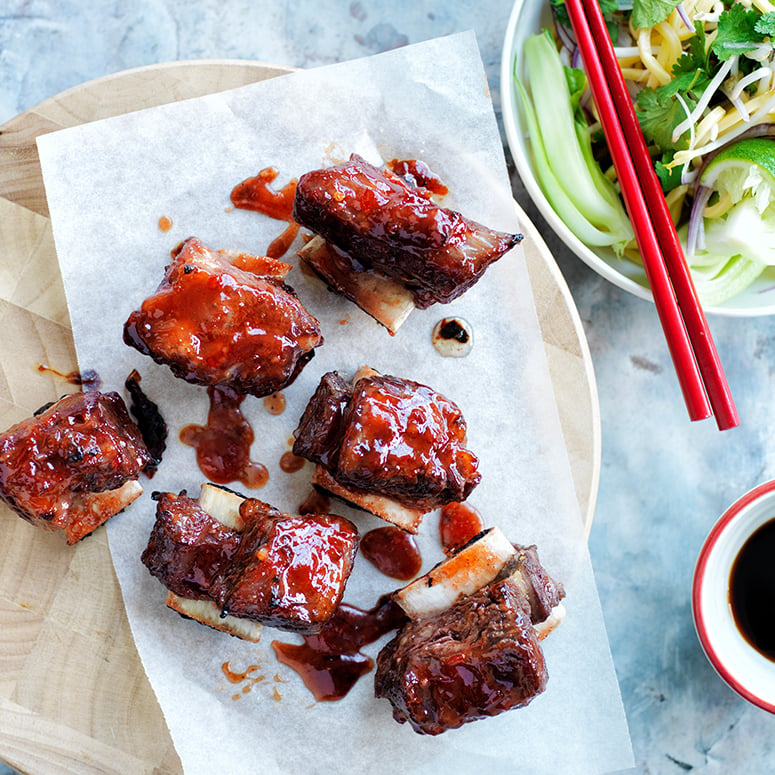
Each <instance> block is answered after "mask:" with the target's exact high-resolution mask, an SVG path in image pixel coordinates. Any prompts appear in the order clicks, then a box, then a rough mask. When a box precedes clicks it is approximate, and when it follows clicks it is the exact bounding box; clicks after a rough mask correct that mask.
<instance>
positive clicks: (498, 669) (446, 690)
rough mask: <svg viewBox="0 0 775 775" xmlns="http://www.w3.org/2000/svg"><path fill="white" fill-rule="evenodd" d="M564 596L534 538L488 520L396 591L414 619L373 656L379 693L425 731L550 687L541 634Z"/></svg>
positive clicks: (560, 611)
mask: <svg viewBox="0 0 775 775" xmlns="http://www.w3.org/2000/svg"><path fill="white" fill-rule="evenodd" d="M564 596H565V592H564V590H563V587H562V585H561V584H559V583H557V582H555V581H554V580H553V579H552V578H551V577H550V576H549V574H548V573H547V572H546V570H545V569H544V568H543V566H542V565H541V563H540V562H539V560H538V554H537V552H536V547H535V546H532V545H531V546H515V545H513V544H511V543H510V542H509V541H508V539H506V537H505V536H504V535H503V534H502V533H501V531H500V530H499V529H498V528H488V529H487V530H485V531H483V532H482V533H480V534H479V535H478V536H476V537H474V538H473V539H471V541H469V542H468V543H467V544H466V545H465V546H463V547H461V548H460V549H459V550H458V551H457V552H455V553H454V554H452V555H450V556H448V557H447V558H445V559H444V560H442V561H441V562H440V563H439V564H438V565H436V566H435V567H434V568H432V569H431V570H429V571H428V572H427V573H425V574H424V575H423V576H420V577H418V578H417V579H415V580H414V581H412V582H410V583H409V584H407V585H406V586H405V587H403V588H402V589H399V590H396V592H395V593H394V594H393V600H394V601H395V602H396V603H397V604H398V605H399V606H400V607H401V608H402V609H403V610H404V611H405V612H406V613H407V614H408V616H409V619H408V620H407V622H406V624H404V625H403V626H402V628H401V629H400V630H399V632H398V634H397V635H396V636H395V637H394V638H393V640H391V641H390V642H389V643H388V644H387V645H386V646H385V647H384V648H383V650H382V651H381V652H380V654H379V656H378V658H377V672H376V675H375V678H374V691H375V694H376V696H377V697H383V698H385V699H387V700H389V701H390V703H391V704H392V706H393V717H394V718H395V719H396V720H397V721H399V722H401V723H403V722H408V723H409V724H410V725H411V726H412V728H413V729H414V730H415V731H416V732H418V733H420V734H428V735H437V734H440V733H441V732H444V731H446V730H448V729H456V728H457V727H460V726H461V725H463V724H465V723H467V722H469V721H475V720H476V719H480V718H484V717H486V716H494V715H497V714H499V713H502V712H503V711H506V710H510V709H512V708H519V707H522V706H524V705H527V704H528V703H529V702H530V701H531V700H532V699H533V698H534V697H535V696H536V695H538V694H540V693H541V692H542V691H544V688H545V687H546V682H547V670H546V666H545V663H544V655H543V652H542V650H541V646H540V641H541V640H542V639H543V638H544V637H546V635H548V633H549V632H551V630H552V629H553V628H554V627H555V626H557V624H558V623H559V622H560V621H561V620H562V617H563V615H564V608H563V606H562V605H561V604H560V601H561V600H562V598H563V597H564Z"/></svg>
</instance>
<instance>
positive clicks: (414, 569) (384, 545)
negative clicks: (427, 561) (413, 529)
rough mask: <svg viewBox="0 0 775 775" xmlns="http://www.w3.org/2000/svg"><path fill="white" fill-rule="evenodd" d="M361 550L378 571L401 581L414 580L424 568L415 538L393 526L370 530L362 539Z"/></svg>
mask: <svg viewBox="0 0 775 775" xmlns="http://www.w3.org/2000/svg"><path fill="white" fill-rule="evenodd" d="M360 550H361V554H362V555H363V556H364V557H365V558H366V559H367V560H368V561H369V562H370V563H371V564H372V565H374V567H375V568H377V570H379V571H381V572H382V573H384V574H385V575H386V576H390V577H391V578H394V579H399V580H401V581H409V579H413V578H414V577H415V576H416V575H417V574H418V573H419V572H420V568H421V567H422V556H421V555H420V550H419V548H418V547H417V542H416V541H415V540H414V537H413V536H412V535H410V534H409V533H407V532H406V531H404V530H401V528H398V527H395V526H393V525H386V526H385V527H378V528H375V529H374V530H369V532H368V533H366V534H365V535H364V536H363V537H362V538H361V543H360Z"/></svg>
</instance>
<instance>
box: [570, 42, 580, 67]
mask: <svg viewBox="0 0 775 775" xmlns="http://www.w3.org/2000/svg"><path fill="white" fill-rule="evenodd" d="M570 64H571V67H581V52H580V51H579V49H578V46H577V47H576V48H574V49H573V53H572V54H571V57H570Z"/></svg>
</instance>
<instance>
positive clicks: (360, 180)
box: [293, 155, 522, 331]
mask: <svg viewBox="0 0 775 775" xmlns="http://www.w3.org/2000/svg"><path fill="white" fill-rule="evenodd" d="M293 217H294V220H295V221H297V222H298V223H300V224H301V225H302V226H304V227H306V228H308V229H310V230H311V231H313V232H315V234H317V235H318V237H319V238H320V239H319V240H313V242H312V243H310V245H309V246H308V247H306V248H304V249H302V251H301V252H300V255H301V256H302V258H303V259H304V260H305V261H307V262H308V263H309V264H310V266H312V268H313V269H314V270H315V271H316V272H317V273H318V274H320V275H321V276H322V277H323V278H324V279H325V280H326V281H327V282H328V283H329V286H330V287H331V288H332V290H336V291H338V292H340V293H344V294H345V295H346V296H348V298H350V299H352V300H353V301H355V302H356V303H358V304H360V305H361V306H363V308H364V309H365V310H366V311H367V312H369V314H372V315H373V316H374V317H376V318H377V319H378V320H380V322H382V323H384V324H385V325H386V326H387V327H388V329H390V330H391V331H394V330H395V328H396V327H397V326H398V325H400V324H401V322H403V319H404V318H405V317H406V314H407V307H408V305H409V304H411V303H413V304H414V306H417V307H418V308H420V309H424V308H426V307H429V306H430V305H431V304H435V303H437V302H438V303H442V304H444V303H447V302H450V301H452V300H453V299H456V298H457V297H458V296H460V295H461V294H463V293H465V291H466V290H468V289H469V288H470V287H471V286H472V285H473V284H474V283H476V282H477V281H478V280H479V278H480V277H481V276H482V275H483V274H484V272H485V270H486V269H487V267H488V266H490V265H491V264H492V263H493V262H494V261H497V260H498V259H499V258H501V256H503V255H504V254H505V253H506V252H508V251H509V250H510V249H511V248H513V247H514V246H515V245H516V244H518V243H519V242H520V240H521V239H522V235H520V234H507V233H504V232H498V231H494V230H493V229H489V228H487V227H485V226H482V225H481V224H479V223H476V222H475V221H472V220H470V219H468V218H466V217H465V216H463V215H461V214H460V213H458V212H455V211H454V210H450V209H447V208H443V207H440V206H439V205H437V204H436V203H435V202H433V201H432V200H431V199H429V198H428V196H427V192H422V191H420V190H418V189H417V188H415V187H414V186H412V185H410V184H409V183H408V182H407V181H406V180H405V179H404V178H402V177H399V176H398V175H396V174H394V173H392V172H390V171H388V170H385V169H380V168H377V167H375V166H373V165H371V164H369V163H368V162H366V161H364V160H363V159H362V158H361V157H359V156H357V155H353V156H351V157H350V160H349V161H347V162H343V163H341V164H337V165H335V166H333V167H328V168H325V169H320V170H314V171H312V172H308V173H306V174H304V175H302V176H301V177H300V178H299V182H298V185H297V187H296V198H295V201H294V208H293ZM322 241H324V242H325V243H326V245H323V244H322ZM364 272H366V273H368V272H374V273H375V276H376V277H377V278H379V277H381V278H382V280H386V282H384V283H383V282H382V280H378V281H377V282H376V283H375V282H374V281H369V282H366V283H365V287H361V282H360V281H359V280H358V279H355V280H348V279H347V277H348V275H349V276H350V277H353V278H358V277H359V276H361V275H363V274H364ZM390 281H392V284H391V282H390ZM396 282H397V283H398V284H399V286H400V287H403V288H405V289H406V290H407V292H408V293H409V294H410V296H409V297H408V298H403V299H401V298H400V297H401V293H400V290H396V289H395V288H394V285H395V283H396ZM381 290H382V291H384V293H385V294H386V295H388V296H389V297H390V301H389V302H388V303H387V305H386V306H387V309H380V304H379V302H378V301H376V300H375V297H378V296H379V293H380V291H381ZM409 308H410V307H409Z"/></svg>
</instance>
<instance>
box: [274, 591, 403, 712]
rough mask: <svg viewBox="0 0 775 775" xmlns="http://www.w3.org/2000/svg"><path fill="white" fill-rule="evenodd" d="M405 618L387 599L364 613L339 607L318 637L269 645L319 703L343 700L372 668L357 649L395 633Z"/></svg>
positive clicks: (369, 661) (370, 663)
mask: <svg viewBox="0 0 775 775" xmlns="http://www.w3.org/2000/svg"><path fill="white" fill-rule="evenodd" d="M405 621H406V615H405V614H404V613H403V611H402V610H401V609H400V608H399V606H397V605H396V604H395V603H393V602H392V600H391V599H390V597H389V596H385V597H384V598H381V599H380V600H379V601H378V602H377V605H376V606H375V607H374V608H372V609H371V610H369V611H364V610H362V609H359V608H355V607H353V606H349V605H340V606H339V607H338V608H337V610H336V612H335V613H334V615H333V616H332V617H331V619H330V620H329V621H328V623H327V624H326V625H325V627H324V628H323V629H322V631H321V632H320V633H318V634H317V635H307V636H305V638H304V643H302V644H300V645H296V644H289V643H280V642H279V641H273V642H272V648H273V649H274V650H275V654H276V655H277V658H278V659H279V660H280V662H282V663H283V664H285V665H288V666H289V667H291V668H293V669H294V670H295V671H296V672H297V673H298V674H299V675H300V676H301V678H302V680H303V681H304V685H305V686H306V687H307V688H308V689H309V690H310V691H311V692H312V694H313V695H314V697H315V699H316V700H318V701H324V700H325V701H330V700H339V699H342V697H344V696H345V695H346V694H347V693H348V692H349V691H350V689H351V688H352V687H353V686H354V685H355V683H356V682H357V680H358V679H359V678H360V677H361V676H363V675H365V674H366V673H368V672H369V671H370V670H371V669H372V668H373V667H374V660H372V659H371V658H370V657H368V656H366V655H365V654H361V653H360V649H361V648H362V647H363V646H366V645H367V644H369V643H373V642H374V641H376V640H378V639H379V638H381V637H382V636H383V635H385V634H387V633H388V632H391V631H392V630H395V629H398V628H399V627H401V626H402V624H403V623H404V622H405Z"/></svg>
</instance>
